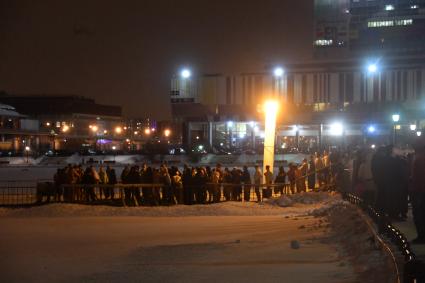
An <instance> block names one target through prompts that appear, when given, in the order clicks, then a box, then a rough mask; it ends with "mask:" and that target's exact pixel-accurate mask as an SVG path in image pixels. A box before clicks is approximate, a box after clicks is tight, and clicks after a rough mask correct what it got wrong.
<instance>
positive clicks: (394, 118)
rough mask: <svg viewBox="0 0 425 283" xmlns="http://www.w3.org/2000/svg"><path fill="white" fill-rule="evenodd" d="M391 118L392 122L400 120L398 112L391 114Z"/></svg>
mask: <svg viewBox="0 0 425 283" xmlns="http://www.w3.org/2000/svg"><path fill="white" fill-rule="evenodd" d="M391 118H392V119H393V122H394V123H397V122H398V121H400V115H399V114H393V116H392V117H391Z"/></svg>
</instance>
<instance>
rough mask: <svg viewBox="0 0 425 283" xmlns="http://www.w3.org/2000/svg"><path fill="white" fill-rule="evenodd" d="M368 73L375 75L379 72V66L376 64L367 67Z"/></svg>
mask: <svg viewBox="0 0 425 283" xmlns="http://www.w3.org/2000/svg"><path fill="white" fill-rule="evenodd" d="M367 71H368V72H369V73H370V74H374V73H376V71H378V66H377V65H376V64H369V66H367Z"/></svg>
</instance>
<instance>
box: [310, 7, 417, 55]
mask: <svg viewBox="0 0 425 283" xmlns="http://www.w3.org/2000/svg"><path fill="white" fill-rule="evenodd" d="M424 30H425V0H315V32H314V42H313V44H314V47H315V57H316V58H324V59H329V58H343V57H347V56H349V57H353V56H359V55H362V56H365V55H366V56H367V55H369V56H372V55H375V56H376V55H379V56H383V55H391V56H394V55H396V56H400V55H415V54H419V53H422V52H424V51H425V33H424Z"/></svg>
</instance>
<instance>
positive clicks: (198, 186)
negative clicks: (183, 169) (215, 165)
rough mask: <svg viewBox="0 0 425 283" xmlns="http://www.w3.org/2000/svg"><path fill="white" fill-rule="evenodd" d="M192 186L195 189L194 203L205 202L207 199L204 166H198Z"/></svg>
mask: <svg viewBox="0 0 425 283" xmlns="http://www.w3.org/2000/svg"><path fill="white" fill-rule="evenodd" d="M194 181H195V182H194V186H195V190H196V203H198V204H205V203H206V200H207V189H206V185H207V176H206V172H205V168H198V170H197V172H196V175H195V176H194Z"/></svg>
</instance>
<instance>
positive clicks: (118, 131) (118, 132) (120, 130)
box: [115, 126, 122, 134]
mask: <svg viewBox="0 0 425 283" xmlns="http://www.w3.org/2000/svg"><path fill="white" fill-rule="evenodd" d="M121 132H122V128H121V127H119V126H118V127H115V133H117V134H121Z"/></svg>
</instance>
